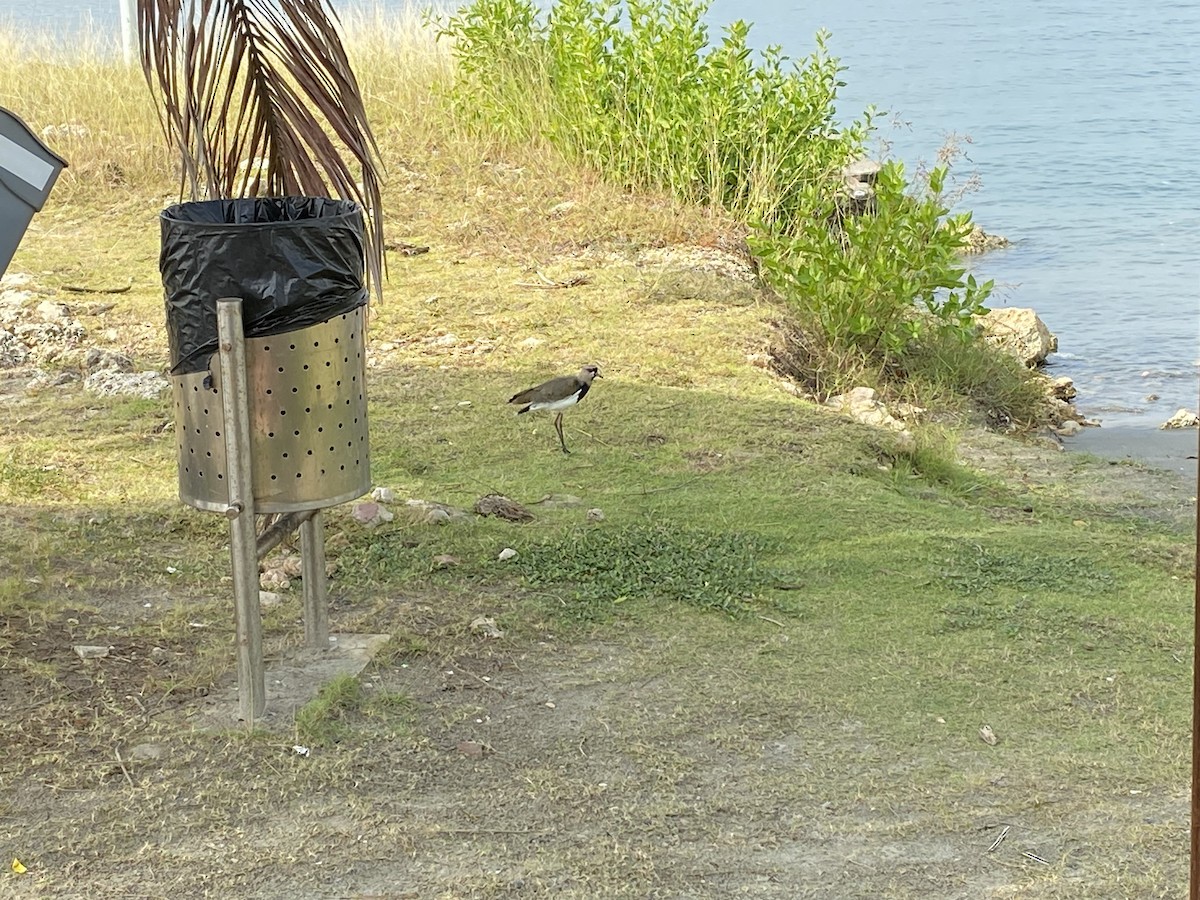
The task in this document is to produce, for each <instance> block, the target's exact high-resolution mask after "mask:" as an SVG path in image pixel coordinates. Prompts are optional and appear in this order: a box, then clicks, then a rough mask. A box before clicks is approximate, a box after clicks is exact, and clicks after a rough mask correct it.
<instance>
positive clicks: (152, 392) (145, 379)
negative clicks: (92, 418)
mask: <svg viewBox="0 0 1200 900" xmlns="http://www.w3.org/2000/svg"><path fill="white" fill-rule="evenodd" d="M169 387H170V384H169V383H168V382H167V379H165V378H163V376H162V375H160V374H159V373H158V372H110V371H107V370H102V371H99V372H93V373H92V374H91V375H89V376H88V377H87V378H85V379H83V389H84V390H85V391H88V392H89V393H92V394H97V395H99V396H101V397H115V396H122V397H141V398H143V399H145V400H153V399H155V398H157V397H160V396H162V395H163V393H164V392H165V391H166V390H167V389H168V388H169Z"/></svg>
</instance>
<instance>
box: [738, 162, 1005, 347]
mask: <svg viewBox="0 0 1200 900" xmlns="http://www.w3.org/2000/svg"><path fill="white" fill-rule="evenodd" d="M946 174H947V170H946V169H945V168H944V167H939V168H936V169H934V170H933V171H932V172H931V173H930V174H929V181H928V185H927V189H926V190H924V191H922V192H921V193H920V194H913V193H910V191H909V186H908V184H907V182H906V181H905V179H904V167H903V166H902V165H901V164H900V163H898V162H889V163H887V164H886V165H885V166H884V167H883V170H882V171H881V172H880V173H879V176H878V178H877V179H876V182H875V193H874V197H873V198H872V200H871V202H870V205H869V208H868V209H866V210H865V211H861V212H858V213H850V212H847V210H846V206H847V200H846V197H845V194H844V193H843V192H842V191H841V190H840V189H838V188H833V189H831V188H830V186H829V185H828V184H825V183H818V184H813V185H811V186H810V187H809V188H808V189H807V190H806V192H805V200H806V204H805V205H806V206H807V208H808V209H809V210H810V214H809V216H808V218H807V221H806V222H805V223H804V225H803V227H801V228H798V229H796V232H795V234H794V235H791V236H789V235H786V234H781V233H780V232H779V231H778V229H768V228H763V227H760V228H759V229H758V230H757V232H756V234H754V235H753V236H752V237H751V242H750V243H751V248H752V250H753V251H754V253H755V254H756V256H757V257H758V259H759V261H760V264H761V267H762V272H763V275H764V277H765V278H766V280H767V282H768V283H769V284H771V285H772V286H773V287H774V288H775V289H776V290H777V291H778V292H779V293H780V295H781V296H782V297H783V298H784V300H785V301H786V302H787V303H789V304H790V305H792V306H793V307H795V308H796V310H797V311H798V312H799V314H800V319H801V321H804V322H811V323H814V324H815V325H816V326H817V327H818V328H819V330H820V332H821V334H823V335H824V338H825V340H826V342H827V343H828V344H829V345H831V346H833V347H839V348H855V349H857V350H859V351H861V352H863V353H865V354H867V355H869V356H877V357H881V358H883V359H884V360H885V361H886V359H887V358H888V357H889V356H890V355H892V354H896V353H898V352H901V351H903V350H904V349H905V348H906V347H908V346H909V345H910V344H911V343H912V342H913V341H914V340H916V339H918V338H920V337H921V336H922V334H923V333H925V332H926V331H928V330H930V329H933V330H939V331H942V332H948V333H950V334H953V335H955V336H956V337H958V338H959V339H961V340H963V341H969V340H970V339H971V338H972V337H973V336H974V333H975V324H974V317H975V316H976V315H979V314H982V313H985V312H987V310H986V308H985V307H984V306H983V301H984V300H985V299H986V298H987V296H988V294H989V293H991V290H992V282H990V281H989V282H986V283H984V284H979V283H977V282H976V281H975V278H974V276H971V275H966V272H965V269H964V268H963V265H962V263H961V252H962V250H963V247H964V246H965V241H966V237H967V235H968V234H970V231H971V217H970V214H961V215H955V216H951V215H949V210H948V209H947V208H946V207H945V206H944V205H943V203H942V188H943V185H944V181H945V177H946Z"/></svg>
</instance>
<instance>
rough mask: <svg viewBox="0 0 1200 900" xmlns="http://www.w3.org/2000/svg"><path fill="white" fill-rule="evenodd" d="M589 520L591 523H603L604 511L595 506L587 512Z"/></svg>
mask: <svg viewBox="0 0 1200 900" xmlns="http://www.w3.org/2000/svg"><path fill="white" fill-rule="evenodd" d="M587 520H588V521H589V522H603V521H604V510H602V509H600V508H599V507H598V506H593V507H592V508H591V509H589V510H588V511H587Z"/></svg>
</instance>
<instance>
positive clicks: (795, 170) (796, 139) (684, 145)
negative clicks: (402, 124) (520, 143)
mask: <svg viewBox="0 0 1200 900" xmlns="http://www.w3.org/2000/svg"><path fill="white" fill-rule="evenodd" d="M707 9H708V4H707V3H705V2H698V0H675V2H670V0H629V2H625V3H620V2H613V0H560V2H558V3H555V4H554V5H553V6H552V7H551V8H550V10H549V12H548V13H547V14H546V15H544V16H542V15H540V14H539V11H538V7H537V6H536V5H535V4H534V3H532V2H530V0H476V2H474V3H472V4H471V5H469V6H467V7H465V8H464V9H462V10H461V11H460V12H459V13H458V14H457V15H455V16H452V17H450V18H449V19H447V20H445V21H443V22H442V23H441V26H440V28H441V34H442V35H443V37H446V38H449V39H451V40H452V46H453V52H454V57H455V59H456V61H457V63H458V81H457V84H456V87H455V89H454V94H453V97H454V102H455V104H456V108H457V109H458V110H459V111H460V112H461V114H462V115H463V116H464V117H467V118H470V119H471V120H473V121H474V122H475V123H476V125H477V126H478V127H480V128H482V129H487V130H491V131H494V132H497V133H499V134H501V135H502V136H504V137H505V138H507V139H510V140H530V139H544V140H548V141H550V142H551V143H552V144H553V145H554V146H555V147H557V148H558V149H559V150H560V151H562V152H563V153H564V154H566V155H567V156H568V157H569V158H571V159H573V160H575V161H577V162H581V163H583V164H585V165H588V166H591V167H593V168H594V169H596V170H598V171H600V172H603V173H604V174H605V175H606V176H607V177H609V178H610V179H612V180H615V181H616V182H618V183H620V184H623V185H625V186H627V187H629V188H632V189H651V190H662V191H667V192H669V193H670V194H672V195H673V196H675V197H676V198H678V199H680V200H682V201H684V202H689V203H698V204H704V205H708V206H712V207H716V208H720V209H722V210H727V211H729V212H731V213H733V214H734V215H735V216H737V217H738V218H740V219H742V220H744V221H747V222H751V221H753V222H761V223H764V224H766V225H769V226H771V227H774V228H777V229H780V230H782V231H783V232H787V233H790V232H791V231H793V230H794V229H795V228H796V227H797V226H798V225H799V223H800V222H801V221H802V219H803V218H804V216H805V215H806V212H807V211H806V208H805V203H804V197H805V194H806V191H807V190H808V189H810V187H811V186H812V185H813V184H815V183H832V182H833V181H835V180H836V179H837V177H838V173H840V171H841V169H842V167H843V166H844V165H845V164H846V162H847V161H849V160H850V159H851V158H852V157H853V156H855V155H857V154H858V153H860V152H861V149H862V145H863V142H864V140H865V138H866V135H867V133H868V130H869V113H868V114H866V115H864V118H863V120H862V121H860V122H855V123H853V124H852V125H850V126H849V127H846V128H839V127H838V126H837V125H836V123H835V121H834V101H835V100H836V98H837V89H838V87H839V85H840V84H841V82H840V81H839V76H840V73H841V71H842V69H841V66H840V64H839V63H838V61H837V60H836V59H835V58H834V57H832V56H831V55H830V54H829V53H828V50H827V47H826V39H827V36H826V35H825V34H824V33H822V34H818V35H817V39H816V41H817V46H816V49H815V50H814V51H813V53H812V54H811V55H810V56H809V57H808V58H807V59H805V60H803V61H802V62H799V63H796V64H794V65H793V64H792V62H791V60H789V59H788V58H787V57H785V56H784V55H783V53H782V51H781V50H780V49H779V48H778V47H770V48H768V49H767V50H766V51H764V53H763V54H761V56H758V57H756V56H755V53H754V51H753V50H752V49H751V47H750V45H749V43H748V39H749V34H750V26H749V25H748V24H747V23H745V22H742V21H737V22H734V23H733V24H731V25H729V26H728V27H727V28H726V29H725V31H724V34H723V36H722V37H721V39H720V40H719V41H718V42H715V43H714V44H712V45H711V46H710V39H709V33H708V28H707V26H706V25H705V24H704V22H703V17H704V15H705V13H706V12H707Z"/></svg>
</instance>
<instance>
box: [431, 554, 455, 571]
mask: <svg viewBox="0 0 1200 900" xmlns="http://www.w3.org/2000/svg"><path fill="white" fill-rule="evenodd" d="M461 563H462V560H461V559H459V558H458V557H457V556H452V555H450V554H449V553H439V554H438V555H437V556H435V557H434V558H433V567H434V568H435V569H449V568H451V567H453V566H457V565H460V564H461Z"/></svg>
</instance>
